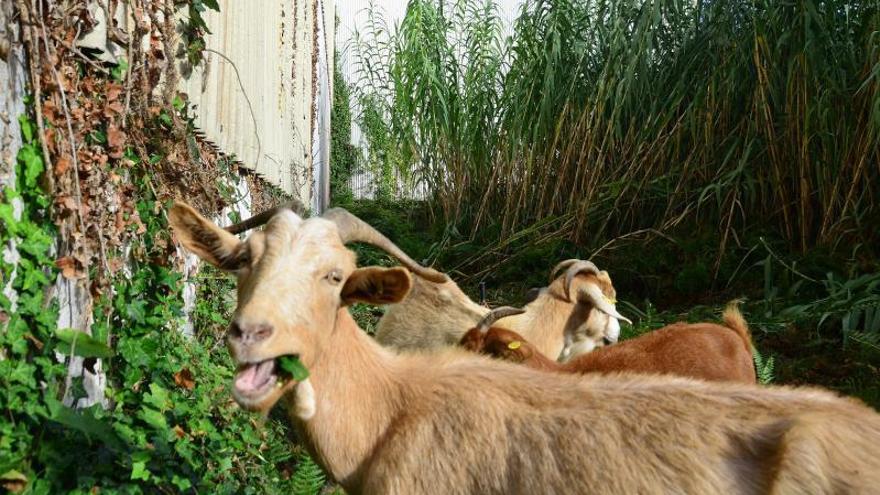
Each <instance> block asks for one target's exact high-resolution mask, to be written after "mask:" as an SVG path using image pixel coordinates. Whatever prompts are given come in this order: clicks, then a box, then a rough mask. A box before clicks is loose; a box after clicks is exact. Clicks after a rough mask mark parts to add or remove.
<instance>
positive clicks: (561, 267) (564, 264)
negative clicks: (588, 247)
mask: <svg viewBox="0 0 880 495" xmlns="http://www.w3.org/2000/svg"><path fill="white" fill-rule="evenodd" d="M578 261H580V260H579V259H570V260H565V261H560V262H559V263H557V264H556V266H554V267H553V269H552V270H550V283H551V284H552V283H553V281H554V280H556V275H557V274H558V273H559V272H560V271H561V270H565V269H566V268H568V267H569V266H570V265H571V264H572V263H577V262H578Z"/></svg>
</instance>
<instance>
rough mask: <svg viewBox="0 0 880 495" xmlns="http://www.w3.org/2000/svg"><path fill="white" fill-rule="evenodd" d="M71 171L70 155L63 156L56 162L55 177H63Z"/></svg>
mask: <svg viewBox="0 0 880 495" xmlns="http://www.w3.org/2000/svg"><path fill="white" fill-rule="evenodd" d="M69 169H70V155H62V156H60V157H58V159H57V160H55V175H56V176H61V175H64V174H65V173H67V171H68V170H69Z"/></svg>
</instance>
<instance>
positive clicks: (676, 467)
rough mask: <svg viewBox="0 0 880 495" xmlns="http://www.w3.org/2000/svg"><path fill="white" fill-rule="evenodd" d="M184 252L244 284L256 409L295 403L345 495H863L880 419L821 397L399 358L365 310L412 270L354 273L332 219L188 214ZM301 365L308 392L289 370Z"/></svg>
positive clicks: (453, 359)
mask: <svg viewBox="0 0 880 495" xmlns="http://www.w3.org/2000/svg"><path fill="white" fill-rule="evenodd" d="M169 221H170V223H171V225H172V226H173V228H174V230H175V233H176V234H177V238H178V239H180V241H181V242H182V243H183V244H184V245H185V246H186V247H187V248H188V249H189V250H191V251H193V252H195V253H198V254H199V255H200V256H201V257H202V258H203V259H204V260H205V261H207V262H209V263H212V264H214V265H215V266H219V267H222V268H224V269H225V270H227V271H230V272H232V273H234V274H235V276H236V278H237V286H238V287H237V289H238V299H237V305H236V308H235V312H234V313H233V316H232V321H231V324H230V329H229V334H228V344H229V350H230V353H231V355H232V358H233V360H234V362H235V363H236V366H237V370H236V373H235V379H234V380H233V385H232V393H233V397H234V398H235V400H236V401H237V402H238V403H239V404H240V405H241V406H242V407H244V408H247V409H250V410H255V411H263V412H265V411H268V409H269V408H271V407H273V406H274V404H276V403H277V402H279V401H280V400H282V399H283V400H284V402H285V403H286V405H287V407H288V411H289V415H290V418H291V420H292V421H293V424H294V425H295V427H296V428H297V429H298V431H299V433H300V438H302V439H303V441H304V442H305V444H306V446H307V448H308V449H309V451H310V452H311V453H312V454H313V455H314V456H315V459H316V460H317V461H318V462H319V463H320V464H321V465H322V466H323V467H324V468H325V470H326V471H327V472H328V473H329V474H330V475H331V476H332V477H333V479H335V480H337V481H339V482H340V484H342V486H343V487H344V488H345V489H346V491H347V492H348V493H351V494H356V493H381V494H386V493H387V494H398V493H399V494H444V495H445V494H450V493H455V494H469V493H473V494H502V493H614V494H617V493H621V494H622V493H640V494H660V493H693V494H703V493H725V494H726V493H735V494H741V495H751V494H765V493H770V494H777V495H778V494H800V493H809V494H816V495H819V494H839V493H847V494H868V493H877V490H878V487H880V415H878V414H877V413H876V412H874V411H872V410H871V409H869V408H867V407H865V406H864V405H863V404H860V403H858V402H856V401H853V400H847V399H842V398H840V397H837V396H835V395H834V394H831V393H829V392H826V391H821V390H816V389H809V388H790V387H766V388H760V387H755V386H753V385H744V384H738V383H710V382H705V381H699V380H690V379H686V378H677V377H670V376H649V375H635V374H632V375H626V374H609V375H603V376H595V375H563V374H550V373H540V372H537V371H535V370H531V369H529V368H526V367H525V366H517V365H514V364H512V363H506V362H502V361H499V360H493V359H489V358H488V357H485V356H479V355H476V354H474V353H470V352H466V351H464V350H462V349H448V350H440V351H437V352H430V353H397V352H394V351H392V350H389V349H386V348H383V347H382V346H380V345H379V344H378V343H376V342H375V341H374V340H373V339H372V338H370V337H369V336H368V335H366V334H365V333H364V331H363V330H362V329H360V328H359V327H358V325H357V323H356V322H355V321H354V319H353V318H352V316H351V314H350V313H349V311H348V309H347V305H349V304H351V303H352V302H355V301H364V302H370V303H385V304H387V303H391V302H395V301H399V300H401V299H402V298H403V297H404V296H405V295H406V293H407V291H408V290H409V289H410V287H411V284H412V279H411V277H410V275H409V272H408V271H407V270H405V269H403V268H400V267H395V268H366V269H364V268H358V267H357V266H356V263H355V262H356V258H355V254H354V253H353V252H352V251H350V250H348V249H347V248H346V247H345V243H346V242H349V241H352V240H354V239H359V238H361V236H359V235H357V234H358V229H360V228H361V227H363V226H362V225H360V224H358V223H357V222H356V221H355V219H354V218H351V216H350V215H346V214H345V212H342V211H338V210H335V211H334V210H330V211H329V212H327V213H325V214H324V215H322V217H320V218H309V219H307V220H303V219H302V218H300V217H299V216H298V215H296V214H294V213H293V212H291V211H281V212H279V213H277V214H276V215H275V216H274V217H273V218H272V219H271V220H270V221H269V223H268V224H267V226H266V229H265V230H263V231H261V232H257V233H255V234H253V235H251V236H250V237H249V238H248V239H247V240H245V241H241V240H239V239H238V238H236V237H235V236H233V235H232V234H230V233H229V232H227V231H224V230H222V229H220V228H219V227H217V226H216V225H214V224H213V223H211V222H210V221H208V220H206V219H205V218H204V217H202V216H201V215H199V214H198V213H197V212H195V211H194V210H193V209H192V208H189V207H187V206H185V205H182V204H177V205H175V206H174V208H172V210H171V211H170V213H169ZM288 355H293V356H298V357H299V358H300V361H301V362H302V363H303V364H304V365H305V366H306V367H307V368H308V370H309V372H310V376H309V377H308V378H307V379H305V380H304V381H301V382H297V381H296V380H295V379H293V378H291V377H290V376H289V375H286V374H284V373H282V372H281V371H279V368H278V365H277V364H276V360H277V359H278V358H280V357H282V356H288Z"/></svg>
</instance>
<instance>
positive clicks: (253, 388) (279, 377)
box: [233, 356, 293, 400]
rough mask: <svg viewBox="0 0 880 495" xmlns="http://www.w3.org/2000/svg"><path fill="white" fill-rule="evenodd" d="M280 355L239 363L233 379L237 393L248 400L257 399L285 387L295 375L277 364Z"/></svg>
mask: <svg viewBox="0 0 880 495" xmlns="http://www.w3.org/2000/svg"><path fill="white" fill-rule="evenodd" d="M280 357H281V356H277V357H274V358H271V359H266V360H263V361H258V362H253V363H242V364H241V365H239V367H238V370H237V371H236V373H235V379H234V381H233V388H234V391H235V394H236V395H238V396H239V397H241V398H243V399H246V400H255V399H260V398H262V397H265V396H267V395H268V394H269V393H271V392H272V391H273V390H275V389H280V388H282V387H284V385H286V384H287V383H288V382H289V381H290V380H291V379H292V378H293V377H292V376H291V375H290V374H289V373H287V372H286V371H284V370H282V369H281V368H280V367H279V366H278V365H277V363H276V361H277V360H278V358H280Z"/></svg>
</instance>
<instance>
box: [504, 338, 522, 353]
mask: <svg viewBox="0 0 880 495" xmlns="http://www.w3.org/2000/svg"><path fill="white" fill-rule="evenodd" d="M521 345H522V342H520V341H518V340H514V341H513V342H511V343H509V344H507V348H508V349H510V350H511V351H515V350H517V349H519V348H520V346H521Z"/></svg>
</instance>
